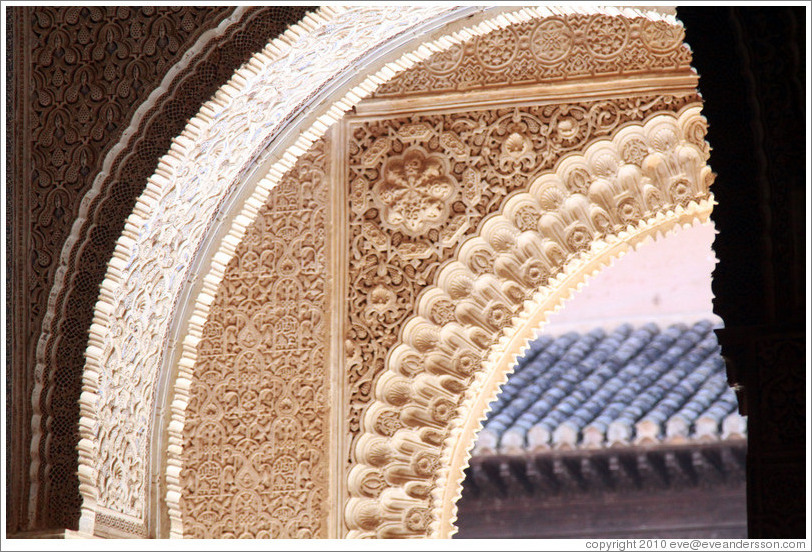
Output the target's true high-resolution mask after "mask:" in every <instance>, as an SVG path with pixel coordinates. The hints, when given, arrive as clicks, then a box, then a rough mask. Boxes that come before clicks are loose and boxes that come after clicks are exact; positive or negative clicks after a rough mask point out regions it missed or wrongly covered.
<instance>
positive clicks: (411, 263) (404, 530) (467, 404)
mask: <svg viewBox="0 0 812 552" xmlns="http://www.w3.org/2000/svg"><path fill="white" fill-rule="evenodd" d="M689 98H693V100H694V102H695V103H694V105H692V106H687V105H682V106H681V107H678V106H676V105H671V106H669V107H670V108H671V109H663V110H662V111H660V112H657V113H652V114H650V116H648V117H644V118H643V119H642V120H636V121H635V123H636V124H627V125H623V126H620V125H618V126H615V127H613V128H612V129H607V131H606V132H605V133H603V135H595V134H592V137H593V138H597V139H593V140H591V141H590V142H589V143H583V144H581V147H580V148H579V149H578V150H577V151H575V152H572V153H571V154H569V155H567V154H561V155H560V156H558V157H557V161H556V162H555V163H554V164H553V165H552V166H549V165H548V166H543V165H542V166H541V167H540V168H538V169H537V170H538V171H539V172H538V173H536V174H535V175H534V176H533V177H532V178H526V179H523V180H520V182H519V183H517V184H515V185H514V186H513V187H510V188H508V187H507V186H506V185H504V186H503V194H505V193H506V190H508V189H509V190H510V191H516V192H517V193H513V194H507V195H502V196H497V195H496V194H494V196H492V197H493V200H494V204H495V208H492V209H491V210H490V211H487V212H485V214H478V215H479V216H478V219H477V223H476V224H474V225H473V227H474V228H475V229H476V233H473V232H472V233H469V234H466V235H464V236H461V237H460V240H459V241H460V243H461V246H460V247H459V248H458V249H456V250H453V251H449V252H447V253H446V252H442V253H444V254H443V256H442V257H441V256H440V255H437V256H431V257H427V259H426V260H423V259H421V261H425V263H426V264H428V265H429V266H430V269H429V268H426V267H425V265H423V266H421V265H420V263H418V262H415V259H411V260H406V259H403V257H401V256H399V255H397V253H395V252H391V251H390V255H389V257H388V258H387V259H386V260H384V259H383V258H381V260H380V262H378V263H372V262H371V259H369V258H368V259H365V260H366V263H365V264H359V267H360V268H363V267H365V266H368V267H369V271H368V272H366V273H360V271H359V270H358V269H357V268H356V267H354V266H353V263H352V262H351V264H350V274H351V275H353V278H352V280H351V281H352V282H355V283H356V285H355V286H352V285H351V288H350V292H349V293H350V297H351V299H353V300H357V299H356V297H358V296H361V297H364V293H365V292H366V293H367V298H368V299H367V300H374V299H373V298H378V297H380V298H382V299H384V300H381V301H379V304H381V305H382V307H380V308H381V309H383V308H386V312H387V314H388V315H389V318H386V317H378V318H371V319H368V320H367V325H366V326H363V325H362V324H364V322H365V321H364V320H363V319H362V318H360V317H358V316H357V314H358V313H359V311H358V310H357V309H356V303H355V302H354V301H353V302H351V303H350V322H351V323H352V326H351V330H350V332H351V337H350V339H349V340H348V341H349V342H351V343H348V346H349V345H351V347H349V349H348V350H349V352H350V353H351V356H350V358H348V362H347V366H348V368H349V369H350V372H349V375H350V377H351V378H352V376H356V375H357V374H358V366H363V367H366V366H373V367H378V366H382V367H383V368H384V369H383V370H382V371H377V372H374V371H372V370H370V371H368V372H367V373H366V374H364V375H365V377H366V378H367V380H366V382H365V383H364V384H362V385H361V386H359V385H358V383H357V382H358V381H360V378H357V379H355V380H352V379H351V380H350V381H351V383H353V384H354V385H353V386H352V390H353V395H352V399H351V406H350V408H351V409H352V408H358V410H362V412H363V413H362V415H361V420H360V422H359V425H360V428H361V431H360V435H358V436H354V437H357V438H356V439H354V440H353V441H352V444H353V446H354V448H353V449H352V450H351V457H350V463H352V464H353V466H352V468H351V469H350V471H349V475H348V479H347V481H348V485H349V487H348V489H349V493H350V496H351V498H350V501H349V503H348V506H347V509H346V519H347V524H348V526H349V529H350V531H349V536H350V537H369V536H377V537H406V536H410V537H424V536H442V535H448V532H449V531H450V530H451V523H452V522H453V499H454V498H455V495H454V490H455V489H456V488H457V487H456V485H458V484H460V483H461V477H462V468H461V467H460V466H461V462H462V456H461V455H463V454H465V453H467V451H466V450H465V449H464V446H465V445H466V444H472V443H469V442H468V441H467V440H466V439H467V437H465V438H464V437H461V436H460V431H461V429H460V428H461V427H462V424H463V423H464V424H466V426H465V427H466V428H467V427H469V426H468V424H469V420H468V416H469V415H474V416H479V415H481V414H482V413H483V411H478V412H475V411H474V407H473V404H474V403H477V404H479V405H480V408H482V409H484V406H485V403H482V402H481V401H482V400H483V399H482V396H481V395H480V393H482V389H481V386H482V385H483V382H484V381H485V380H486V379H487V380H488V381H492V380H491V378H492V377H498V376H503V374H499V373H496V372H495V371H494V368H493V365H492V362H493V358H492V353H493V352H494V351H497V352H498V348H499V346H500V345H497V342H500V343H501V341H500V338H501V337H502V336H503V335H505V332H506V331H508V328H509V327H510V325H511V324H513V323H514V322H515V320H516V319H517V318H516V317H517V316H519V315H520V314H522V313H523V310H522V309H524V308H526V305H527V302H528V301H530V302H533V301H537V300H538V298H537V296H543V295H544V294H543V293H541V292H547V291H549V292H550V293H553V292H556V290H557V292H559V293H560V292H561V291H560V288H561V289H566V281H567V279H568V278H571V277H572V278H576V274H580V273H578V272H577V271H578V270H581V269H580V268H577V267H587V266H592V267H593V268H592V269H593V270H594V267H595V266H597V265H596V264H595V263H599V262H601V251H606V250H610V249H612V248H615V249H617V247H618V244H622V243H623V240H625V239H631V238H630V236H638V235H639V236H644V235H647V234H648V235H651V233H653V232H656V231H658V229H668V228H669V225H673V224H678V223H684V222H691V221H693V220H694V219H695V218H702V217H706V216H707V215H708V213H709V212H710V200H711V197H712V196H710V194H709V186H710V184H711V182H712V180H713V175H712V173H711V171H710V169H709V168H708V167H707V166H706V165H705V161H706V159H707V153H706V145H705V143H704V132H705V122H704V119H702V118H701V116H700V115H699V109H698V107H697V104H698V101H696V100H697V98H696V97H695V96H688V97H685V98H683V101H685V100H688V99H689ZM684 107H687V109H683V108H684ZM557 108H561V106H558V107H557ZM605 108H606V106H605V105H604V107H603V109H605ZM527 109H528V111H531V112H532V110H533V108H527ZM514 113H515V112H514ZM677 114H678V115H677ZM467 116H470V115H466V117H467ZM441 117H444V116H441ZM539 119H540V121H542V122H543V118H539ZM496 120H497V121H498V120H499V116H498V113H497V114H496ZM626 120H627V121H628V119H626ZM412 122H414V119H412ZM442 128H444V127H443V126H442V125H438V127H437V130H438V132H442ZM505 134H507V133H505ZM505 139H506V140H507V139H509V136H508V137H506V138H505ZM430 141H431V139H430V138H429V142H430ZM392 149H393V150H397V149H398V147H396V146H393V148H392ZM492 150H496V151H498V150H499V148H492ZM475 166H476V165H475ZM351 167H352V166H351ZM542 167H543V168H542ZM482 172H483V176H482V180H483V181H485V182H487V183H488V185H486V186H484V187H483V195H484V194H485V193H486V192H485V190H490V189H491V188H493V187H494V186H492V185H491V182H498V177H497V176H496V175H497V174H498V164H497V165H495V166H488V165H487V164H484V166H483V168H482ZM368 179H369V180H374V178H373V177H372V176H371V175H369V176H368ZM458 193H459V192H458ZM499 199H501V200H504V201H502V202H501V203H499V204H496V201H497V200H499ZM351 202H352V199H351ZM480 213H481V212H480ZM367 217H369V218H372V217H371V215H370V213H369V212H367ZM480 220H481V221H483V223H482V224H479V223H478V222H479V221H480ZM351 225H352V223H351ZM357 226H358V223H356V227H357ZM360 226H361V227H363V223H362V224H361V225H360ZM362 233H363V228H361V229H360V230H356V231H355V232H353V235H354V236H358V235H363V234H362ZM381 233H382V234H383V235H384V236H385V238H386V239H391V238H390V236H393V235H394V234H393V233H392V231H389V232H385V231H384V230H382V231H381ZM623 236H626V237H623ZM634 239H639V238H634ZM357 243H362V242H361V241H360V240H359V241H358V242H357ZM371 249H372V248H367V249H366V250H365V252H366V253H367V255H373V256H374V254H372V253H370V251H371ZM435 251H436V250H434V251H432V253H434V252H435ZM361 258H363V257H361ZM439 259H442V264H439V265H438V264H437V263H438V260H439ZM448 260H451V262H450V263H449V262H445V261H448ZM604 261H605V259H604ZM407 263H408V264H407ZM392 265H394V266H392ZM408 267H418V268H420V269H422V272H421V273H420V276H422V277H423V278H425V281H428V282H429V285H426V284H425V283H419V282H418V276H412V277H409V276H406V277H403V280H404V281H408V284H401V287H400V288H398V289H399V291H400V290H403V291H400V292H399V293H392V291H391V286H390V285H389V284H392V283H394V284H396V285H397V284H400V282H398V281H396V280H395V279H394V278H392V277H391V276H392V275H393V274H394V275H399V273H398V272H396V270H400V271H401V272H402V274H403V275H404V276H405V275H406V274H407V272H412V273H413V274H417V272H416V270H415V269H414V268H411V269H409V268H408ZM373 269H374V270H376V271H377V272H372V270H373ZM429 270H432V271H431V272H430V271H429ZM584 270H586V268H584ZM365 276H366V278H364V277H365ZM387 277H389V280H388V281H387ZM370 283H374V285H375V287H373V288H371V289H370ZM387 288H389V295H386V293H387ZM367 290H369V291H367ZM550 290H552V291H550ZM421 292H423V293H422V295H419V294H421ZM539 294H540V295H539ZM418 295H419V301H418V300H417V299H414V298H415V297H417V296H418ZM406 298H411V299H412V300H411V302H408V300H407V299H406ZM383 305H385V307H384V306H383ZM398 316H401V317H402V318H400V319H399V318H397V317H398ZM393 320H395V321H397V326H396V328H397V330H398V331H396V332H391V333H387V330H388V329H389V324H391V322H392V321H393ZM370 322H371V323H370ZM376 355H380V356H376ZM379 359H380V360H379ZM359 361H360V362H359ZM507 368H508V367H504V368H503V369H505V370H506V369H507ZM353 369H355V370H356V371H355V372H353ZM365 389H372V390H373V391H372V393H370V394H369V396H368V398H367V400H366V401H363V402H362V400H361V399H362V398H363V396H362V394H361V393H362V392H363V391H364V390H365ZM495 392H496V389H495V387H493V388H491V390H490V391H488V393H494V394H495ZM489 396H491V397H492V396H493V395H489ZM475 421H476V420H475ZM466 431H468V429H466ZM455 432H456V433H455ZM461 446H462V447H463V448H460V447H461ZM453 466H456V470H457V471H454V469H452V467H453ZM458 479H459V480H458Z"/></svg>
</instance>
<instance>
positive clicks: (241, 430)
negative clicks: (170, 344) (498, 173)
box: [181, 140, 330, 538]
mask: <svg viewBox="0 0 812 552" xmlns="http://www.w3.org/2000/svg"><path fill="white" fill-rule="evenodd" d="M326 154H327V148H326V146H325V142H324V140H320V141H319V142H317V143H316V144H315V145H314V146H313V148H312V149H311V150H309V151H308V153H307V154H305V155H304V156H302V157H301V158H300V159H299V161H297V163H296V165H295V166H294V168H293V170H292V171H290V172H289V173H287V174H286V175H285V177H284V178H283V179H282V182H280V184H279V186H277V187H276V188H274V190H273V191H272V192H271V194H270V196H269V197H268V200H267V201H266V203H265V205H264V206H263V208H262V210H261V211H260V212H259V215H258V216H257V219H256V220H255V221H254V223H253V224H252V225H251V227H250V228H249V230H248V232H247V233H246V236H245V238H244V239H243V241H242V243H240V246H239V248H238V249H237V252H236V255H235V256H234V258H233V259H232V260H231V262H230V263H229V264H228V267H227V268H226V272H225V276H224V277H223V282H222V283H221V285H220V288H219V290H218V292H217V296H216V298H215V300H214V303H213V304H212V310H211V314H210V315H209V319H208V320H207V321H206V325H205V327H204V329H203V340H202V341H201V342H200V348H199V360H198V362H197V364H195V371H194V379H193V383H192V385H191V389H190V399H189V406H188V407H187V409H186V425H185V426H184V429H183V435H184V443H183V471H182V472H181V488H182V489H183V498H182V502H181V504H182V510H183V528H184V535H185V536H189V537H197V538H213V537H217V538H224V537H230V538H235V537H236V538H268V537H271V538H312V537H326V536H327V513H328V510H329V496H328V494H329V493H328V481H329V480H328V473H327V472H328V459H329V450H330V440H329V438H328V437H329V427H328V426H329V419H330V418H329V407H330V404H329V402H330V378H329V377H328V373H327V370H328V366H327V363H326V360H327V346H328V341H327V331H328V328H329V320H328V316H327V313H328V306H329V305H328V300H327V268H328V266H327V259H326V251H325V245H326V243H327V242H326V230H327V228H326V223H327V216H328V212H327V193H328V188H327V177H326V173H327V172H328V171H329V168H328V165H327V156H326Z"/></svg>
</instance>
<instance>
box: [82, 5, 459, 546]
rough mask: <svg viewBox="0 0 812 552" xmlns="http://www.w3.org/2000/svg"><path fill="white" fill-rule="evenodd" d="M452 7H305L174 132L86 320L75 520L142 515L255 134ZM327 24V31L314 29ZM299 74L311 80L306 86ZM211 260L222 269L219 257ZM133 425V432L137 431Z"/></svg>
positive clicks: (364, 87) (308, 136)
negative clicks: (223, 214)
mask: <svg viewBox="0 0 812 552" xmlns="http://www.w3.org/2000/svg"><path fill="white" fill-rule="evenodd" d="M450 10H451V8H447V7H442V6H440V7H429V6H418V7H403V6H399V7H398V8H397V9H394V8H388V7H383V8H363V9H359V8H324V9H322V10H321V11H320V12H318V13H316V14H310V15H308V16H307V17H305V18H304V19H303V20H302V21H301V22H300V23H299V24H298V25H297V26H294V27H291V28H290V29H289V30H288V31H287V32H286V33H285V35H283V36H282V37H280V38H278V39H275V40H274V41H272V42H271V43H270V44H268V45H267V46H266V48H265V49H264V50H263V52H261V53H258V54H256V55H255V56H254V57H253V58H252V60H251V61H249V63H247V64H246V65H245V66H243V67H242V68H241V69H240V70H239V71H238V72H237V74H236V75H235V76H234V77H233V78H232V80H231V81H230V82H229V84H226V85H224V86H223V87H222V88H221V90H220V91H218V93H217V94H216V95H215V97H214V98H213V99H212V100H210V101H208V102H206V104H204V105H203V107H202V108H201V111H200V113H199V114H198V115H197V116H196V117H194V118H193V119H192V120H191V121H190V122H189V124H188V125H187V127H186V129H185V130H184V133H183V134H182V135H181V136H179V137H178V138H176V139H175V141H174V142H173V145H172V147H171V149H170V151H169V152H168V153H167V154H166V155H165V156H164V157H163V158H162V159H161V161H160V163H159V166H158V169H157V170H156V173H155V174H154V175H153V176H152V177H151V178H150V180H149V182H148V183H147V186H146V189H145V191H144V193H143V194H142V196H141V197H140V198H139V200H138V202H137V203H136V206H135V209H134V211H133V213H132V214H131V215H130V217H129V218H128V221H127V223H126V224H125V228H124V232H123V234H122V236H121V238H119V241H118V244H117V247H116V251H115V253H114V255H113V258H112V259H111V260H110V263H109V267H108V274H107V277H106V279H105V281H104V282H103V283H102V286H101V291H100V300H99V302H98V303H97V306H96V311H95V315H94V323H93V324H92V326H91V331H90V338H89V345H88V348H87V352H86V357H87V364H86V367H85V373H84V376H83V393H82V397H81V399H80V413H81V415H82V418H81V420H80V424H79V432H80V437H81V438H80V441H79V444H78V449H79V480H80V485H79V490H80V493H81V494H82V497H83V506H82V518H81V519H80V530H83V531H88V532H92V531H93V530H94V524H95V517H96V512H97V511H99V509H100V508H106V509H108V510H110V511H112V512H114V513H119V514H121V518H122V519H123V520H125V521H132V522H139V521H142V522H143V516H144V515H145V508H146V494H147V488H146V482H147V478H148V470H147V464H148V460H149V449H148V446H147V444H148V442H149V439H148V437H147V435H148V432H150V431H151V429H152V428H151V421H152V419H153V417H152V415H151V413H152V412H153V410H154V402H153V400H154V393H155V385H156V378H157V376H158V374H159V373H160V371H161V366H162V362H163V360H164V356H163V353H164V352H165V340H166V338H167V334H168V330H169V324H170V322H171V321H172V320H173V314H174V309H175V301H176V299H177V298H178V296H179V293H180V290H181V289H182V287H183V285H184V284H185V280H186V278H187V276H188V271H189V267H190V264H191V263H192V261H193V259H194V256H195V252H196V251H197V249H198V247H199V245H200V243H201V241H202V240H203V239H204V238H205V236H206V235H207V232H208V231H209V230H210V229H211V227H210V225H211V222H212V221H213V219H214V214H215V212H216V209H217V208H218V207H219V206H220V205H221V202H222V201H223V199H224V197H226V196H228V194H229V192H231V191H233V189H234V187H235V186H236V185H237V183H238V181H239V177H240V176H241V175H242V174H243V173H242V172H241V171H243V170H248V169H249V168H250V163H251V162H252V161H254V160H255V158H254V156H253V154H254V150H255V148H256V147H257V145H258V144H262V145H265V144H268V143H270V142H272V138H273V137H274V136H275V135H276V133H278V132H280V130H281V129H283V128H285V124H286V122H288V119H289V118H290V117H292V116H293V115H294V114H295V113H298V112H299V111H300V110H301V106H302V104H303V103H304V102H307V101H308V99H311V98H312V94H314V93H316V92H317V91H318V90H320V88H321V87H324V86H326V84H327V83H329V82H330V79H331V78H332V77H333V76H335V75H337V74H339V73H341V71H342V70H344V69H346V68H347V67H350V66H353V64H354V63H355V60H356V59H357V58H358V57H359V56H363V55H364V54H365V53H367V52H368V51H370V50H374V48H375V47H376V46H379V45H381V44H384V43H386V41H387V40H389V39H390V38H391V37H392V36H393V35H397V34H398V33H401V32H405V31H407V30H409V29H411V28H413V27H415V26H417V25H420V24H421V23H423V22H425V20H426V18H430V17H432V16H437V15H440V14H443V13H446V12H448V11H450ZM311 33H312V34H311ZM333 33H334V34H333ZM320 36H324V37H327V38H329V40H327V39H325V40H319V39H318V37H320ZM314 37H315V38H314ZM328 52H329V55H328ZM337 61H338V62H337ZM410 63H412V62H410ZM404 67H405V66H404ZM390 71H391V69H390ZM373 78H378V79H380V77H377V76H376V75H372V76H370V77H368V78H367V80H365V81H364V82H362V83H361V84H360V85H359V87H360V88H357V89H352V90H357V91H355V92H353V91H351V90H348V91H346V94H350V95H352V97H354V98H357V97H358V94H366V93H368V92H367V91H368V90H371V86H372V84H371V83H372V80H371V79H373ZM303 82H306V83H307V84H308V86H301V84H302V83H303ZM269 83H273V84H272V85H271V84H269ZM279 90H284V91H285V93H284V94H282V93H278V92H277V91H279ZM349 108H350V105H349V104H346V103H342V102H340V101H337V102H335V103H334V104H331V105H328V106H325V107H324V108H323V110H324V114H325V117H326V118H324V119H323V120H326V121H328V122H329V121H331V119H330V117H332V120H335V118H337V117H340V116H341V114H343V112H344V110H347V109H349ZM321 124H322V127H319V128H318V129H315V130H313V129H311V131H309V132H307V133H304V134H302V135H301V136H300V137H299V138H298V139H297V140H296V141H295V143H294V144H291V148H294V149H295V151H296V152H297V153H296V154H295V155H294V154H293V153H287V154H286V155H284V156H283V158H282V159H280V160H279V161H278V162H276V163H275V164H274V165H273V166H272V170H271V172H270V174H271V175H272V176H271V181H272V184H271V185H270V186H268V185H267V184H266V187H265V188H263V189H262V193H263V194H267V193H268V192H269V190H270V187H272V186H273V185H275V184H276V183H278V178H279V177H280V176H281V175H282V174H284V172H285V171H286V170H288V169H290V168H291V167H292V166H293V162H295V160H296V158H297V157H298V156H300V155H302V154H303V153H304V151H306V150H307V149H309V147H310V146H311V145H312V144H313V142H314V141H315V139H317V138H318V137H319V136H320V135H321V134H323V132H324V130H325V129H326V126H324V123H323V122H322V123H321ZM223 136H229V140H228V141H225V140H223ZM262 203H263V202H262V201H260V202H259V205H257V206H252V209H258V207H259V206H261V205H262ZM255 213H256V211H254V215H255ZM241 220H242V219H240V221H241ZM237 227H238V228H239V229H238V230H235V234H234V235H232V236H229V238H230V239H232V240H233V239H236V240H237V242H239V239H240V238H241V237H242V235H244V232H245V227H244V226H242V225H240V224H237ZM142 230H143V231H142ZM231 251H232V252H233V249H232V250H231ZM215 264H216V263H215ZM216 266H217V267H218V269H217V270H218V271H220V274H219V276H218V278H219V277H221V276H222V272H221V271H222V269H224V267H222V268H221V267H220V266H219V265H216ZM215 289H216V286H215ZM204 293H208V290H206V291H204ZM207 297H208V296H207ZM206 303H207V304H209V303H210V300H209V299H206ZM204 319H205V317H204ZM183 362H184V364H183V366H182V367H180V368H179V369H178V370H179V377H178V380H176V383H177V382H178V381H180V382H185V381H187V379H186V377H185V376H186V375H187V373H186V371H187V370H188V365H187V364H186V361H185V359H184V360H183ZM125 384H126V385H125ZM186 393H187V390H186V389H176V391H175V394H176V395H177V396H178V397H179V398H177V400H178V401H181V402H182V403H183V402H185V401H186V400H187V399H186ZM184 408H185V404H184V405H183V407H181V406H176V407H175V408H174V409H173V410H172V416H173V422H174V421H175V418H178V420H177V421H178V424H179V427H180V428H182V427H183V423H182V422H181V421H180V420H182V419H183V410H184ZM178 424H174V425H173V424H172V423H170V428H171V429H170V431H169V441H170V447H169V450H170V452H168V456H169V460H170V462H169V464H170V468H168V475H167V482H168V483H167V488H168V489H169V490H168V492H167V507H168V510H169V517H170V520H172V521H173V522H174V523H179V522H180V520H179V516H180V510H179V507H178V504H177V501H176V497H177V496H178V491H177V490H176V487H177V474H176V473H175V471H174V470H175V468H174V465H175V464H176V463H177V462H178V461H179V459H178V458H177V452H176V450H177V449H176V448H173V447H177V446H178V445H176V444H175V443H177V442H181V443H182V435H179V434H178V433H177V432H176V431H175V430H174V428H176V427H178ZM136 427H137V428H138V430H139V431H138V432H135V431H133V429H134V428H136ZM169 474H172V475H171V476H170V475H169Z"/></svg>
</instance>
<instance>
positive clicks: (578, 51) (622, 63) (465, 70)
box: [375, 14, 691, 98]
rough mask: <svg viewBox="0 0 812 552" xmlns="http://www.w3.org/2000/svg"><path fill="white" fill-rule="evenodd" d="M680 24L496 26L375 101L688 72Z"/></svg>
mask: <svg viewBox="0 0 812 552" xmlns="http://www.w3.org/2000/svg"><path fill="white" fill-rule="evenodd" d="M684 34H685V33H684V31H683V28H682V25H680V24H674V23H671V22H668V21H664V20H656V21H655V20H651V19H649V18H647V17H625V16H610V15H607V14H590V15H587V14H569V15H560V16H554V17H546V18H543V19H536V20H532V21H524V22H521V23H518V24H515V25H511V26H510V27H508V28H504V29H497V30H495V31H493V32H491V33H488V34H485V35H483V36H480V37H476V38H474V39H472V40H470V41H468V42H466V43H464V44H458V45H454V46H453V47H451V48H449V49H448V50H446V51H444V52H440V53H438V54H435V55H433V56H432V57H430V58H429V59H427V60H426V61H423V62H421V63H419V64H418V65H416V66H415V67H413V68H412V69H410V70H408V71H404V72H402V73H400V74H398V75H397V76H395V77H394V78H393V79H392V80H390V81H389V82H386V83H384V84H383V85H381V86H380V87H379V88H378V90H377V91H376V92H375V97H376V98H384V97H385V98H395V97H399V96H410V95H419V94H437V93H441V92H464V91H469V90H477V89H483V88H497V87H505V86H515V85H526V84H538V83H544V82H547V83H549V82H551V81H563V80H575V79H579V78H591V77H598V76H605V75H617V74H624V75H628V74H641V73H650V72H651V71H652V70H657V71H672V70H673V71H690V62H691V53H690V51H689V50H688V49H687V48H686V47H685V46H684V45H683V44H682V39H683V37H684Z"/></svg>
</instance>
